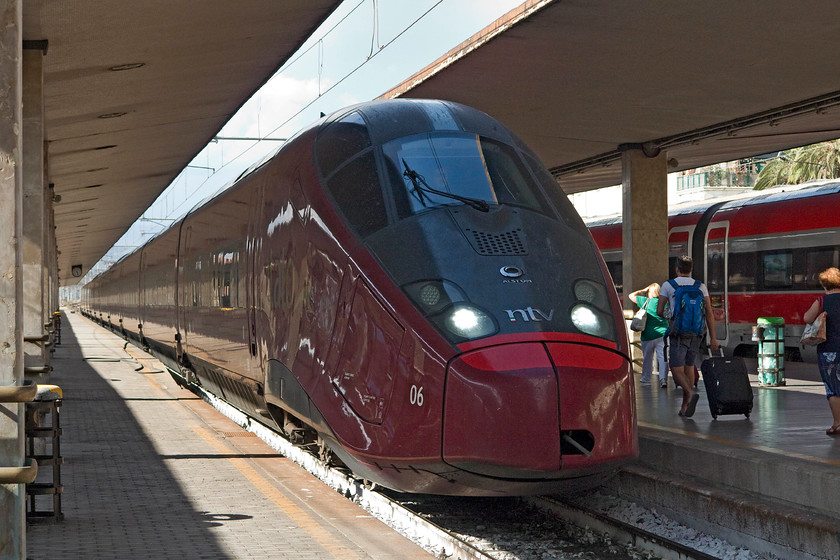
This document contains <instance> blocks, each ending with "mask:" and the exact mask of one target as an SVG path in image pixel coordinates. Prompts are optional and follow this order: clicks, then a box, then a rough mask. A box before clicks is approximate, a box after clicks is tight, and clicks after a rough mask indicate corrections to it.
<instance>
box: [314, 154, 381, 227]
mask: <svg viewBox="0 0 840 560" xmlns="http://www.w3.org/2000/svg"><path fill="white" fill-rule="evenodd" d="M327 189H329V191H330V194H332V197H333V199H334V200H335V202H336V204H337V205H338V207H339V209H340V210H341V212H342V213H343V214H344V217H345V218H347V221H348V222H350V225H351V226H352V227H353V229H354V230H355V231H356V233H358V234H359V236H360V237H367V236H368V235H370V234H371V233H373V232H375V231H377V230H380V229H382V228H383V227H385V226H386V225H388V216H387V214H386V212H385V199H384V198H383V196H382V189H381V187H380V184H379V174H378V173H377V171H376V161H375V159H374V157H373V150H370V151H368V152H367V153H365V154H363V155H361V156H359V157H358V158H356V159H354V160H353V161H351V162H350V163H348V164H347V165H345V166H344V167H342V168H341V169H339V170H338V171H336V172H335V174H334V175H333V176H332V177H330V178H329V179H328V180H327Z"/></svg>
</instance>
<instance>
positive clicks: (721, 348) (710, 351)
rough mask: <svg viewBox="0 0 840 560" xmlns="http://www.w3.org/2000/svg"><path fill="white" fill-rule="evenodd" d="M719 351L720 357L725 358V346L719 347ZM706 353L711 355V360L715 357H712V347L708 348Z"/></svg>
mask: <svg viewBox="0 0 840 560" xmlns="http://www.w3.org/2000/svg"><path fill="white" fill-rule="evenodd" d="M718 350H720V357H721V358H724V357H725V356H724V354H723V346H718ZM706 351H707V352H708V353H709V357H710V358H713V357H714V356H712V347H711V346H706Z"/></svg>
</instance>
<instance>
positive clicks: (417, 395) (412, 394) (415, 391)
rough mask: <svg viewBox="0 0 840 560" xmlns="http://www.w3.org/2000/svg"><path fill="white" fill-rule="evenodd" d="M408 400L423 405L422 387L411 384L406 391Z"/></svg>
mask: <svg viewBox="0 0 840 560" xmlns="http://www.w3.org/2000/svg"><path fill="white" fill-rule="evenodd" d="M408 402H410V403H411V404H414V405H417V406H423V387H418V386H417V385H412V386H411V390H410V391H409V392H408Z"/></svg>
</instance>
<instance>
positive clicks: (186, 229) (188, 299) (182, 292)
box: [175, 218, 198, 363]
mask: <svg viewBox="0 0 840 560" xmlns="http://www.w3.org/2000/svg"><path fill="white" fill-rule="evenodd" d="M192 229H193V228H192V225H187V219H186V218H185V219H184V221H183V222H181V236H180V240H179V243H178V269H177V270H176V271H175V275H176V278H178V294H177V298H176V299H177V305H178V313H177V315H178V324H177V329H178V334H177V338H176V341H175V343H176V344H175V352H176V356H177V358H178V362H179V363H183V360H184V355H185V354H186V353H187V352H189V351H190V350H189V346H188V345H189V332H190V330H191V328H192V325H190V324H189V322H188V314H192V313H193V312H194V310H195V307H196V305H197V304H198V298H197V294H196V270H195V263H193V262H192V259H191V258H190V257H192V256H193V255H192V254H191V251H192V247H191V243H192Z"/></svg>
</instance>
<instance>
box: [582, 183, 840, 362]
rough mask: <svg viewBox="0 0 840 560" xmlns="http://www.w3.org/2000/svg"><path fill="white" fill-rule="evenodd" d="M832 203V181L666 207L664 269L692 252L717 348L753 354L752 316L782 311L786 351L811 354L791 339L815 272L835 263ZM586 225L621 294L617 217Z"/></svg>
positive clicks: (839, 195)
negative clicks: (711, 314)
mask: <svg viewBox="0 0 840 560" xmlns="http://www.w3.org/2000/svg"><path fill="white" fill-rule="evenodd" d="M838 208H840V183H838V182H831V183H823V184H819V185H814V186H805V187H798V186H797V187H788V188H776V189H773V191H772V192H760V193H756V194H755V195H751V196H745V197H741V198H736V199H733V200H726V201H721V200H713V201H705V202H702V203H696V204H687V205H681V206H679V207H675V208H672V209H671V210H670V211H669V217H668V248H669V257H670V258H669V270H673V269H674V260H675V259H676V257H677V256H679V255H681V254H688V255H691V256H692V257H693V258H694V263H695V271H694V277H695V278H698V279H701V280H703V281H704V282H705V283H706V285H707V286H708V288H709V295H710V296H711V301H712V306H713V311H714V316H715V321H716V330H717V337H718V339H719V342H720V344H721V346H724V347H725V348H727V350H728V351H729V352H732V353H734V354H735V355H742V356H749V355H755V351H756V345H757V342H754V341H753V340H752V326H753V325H755V324H756V321H757V319H758V318H759V317H782V318H783V319H784V321H785V345H786V348H787V353H788V357H789V358H792V359H797V358H799V357H800V356H801V358H802V359H804V360H806V361H814V360H815V359H816V358H815V356H816V355H815V350H814V348H813V347H803V346H802V345H801V344H800V343H799V337H800V336H801V335H802V329H803V328H804V322H803V320H802V315H803V313H804V312H805V311H806V310H807V309H808V308H809V307H810V305H811V303H812V302H813V301H814V298H815V296H816V295H817V294H820V293H822V288H821V287H820V284H819V281H818V275H819V273H820V272H822V271H823V270H825V269H826V268H828V267H831V266H838V263H840V258H838V257H840V212H838ZM587 225H588V226H589V230H590V232H591V233H592V236H593V237H594V239H595V242H596V243H597V244H598V246H599V247H600V249H601V251H602V254H603V256H604V259H605V261H606V262H607V266H608V267H609V269H610V272H611V274H612V276H613V279H614V281H615V284H616V289H617V290H618V291H619V292H621V291H622V289H623V286H622V281H621V277H622V271H621V244H622V240H621V218H608V219H596V220H592V221H589V222H588V223H587ZM663 280H664V279H663ZM628 288H631V289H637V288H638V286H629V287H628Z"/></svg>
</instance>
